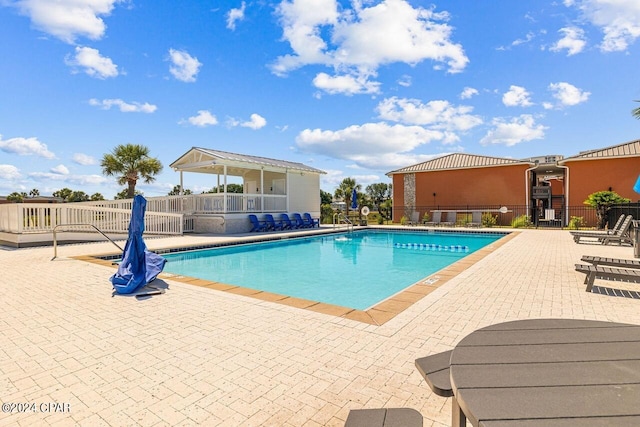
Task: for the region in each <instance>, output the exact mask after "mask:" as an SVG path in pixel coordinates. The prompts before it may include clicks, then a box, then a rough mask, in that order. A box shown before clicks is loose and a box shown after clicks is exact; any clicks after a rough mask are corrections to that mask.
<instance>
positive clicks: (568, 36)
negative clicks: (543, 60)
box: [550, 27, 587, 56]
mask: <svg viewBox="0 0 640 427" xmlns="http://www.w3.org/2000/svg"><path fill="white" fill-rule="evenodd" d="M559 32H560V33H562V34H563V35H564V37H562V38H561V39H560V40H558V41H557V42H556V43H555V44H554V45H553V46H551V48H550V50H552V51H554V52H559V51H561V50H563V49H566V50H567V56H571V55H575V54H577V53H580V52H582V51H583V50H584V47H585V46H586V45H587V42H586V40H585V36H584V30H583V29H582V28H578V27H566V28H561V29H560V30H559Z"/></svg>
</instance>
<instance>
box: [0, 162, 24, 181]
mask: <svg viewBox="0 0 640 427" xmlns="http://www.w3.org/2000/svg"><path fill="white" fill-rule="evenodd" d="M20 177H21V175H20V170H19V169H18V168H17V167H15V166H13V165H0V178H2V179H4V180H6V181H13V180H15V179H19V178H20Z"/></svg>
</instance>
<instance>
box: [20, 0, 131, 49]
mask: <svg viewBox="0 0 640 427" xmlns="http://www.w3.org/2000/svg"><path fill="white" fill-rule="evenodd" d="M123 1H126V0H56V1H52V0H17V1H14V2H12V3H9V4H10V5H13V6H15V7H16V8H17V9H18V10H19V11H20V13H21V14H22V15H25V16H28V17H29V19H31V22H32V24H33V26H34V27H36V28H37V29H39V30H40V31H43V32H45V33H47V34H51V35H52V36H54V37H57V38H59V39H60V40H62V41H64V42H66V43H70V44H72V43H74V42H75V40H76V38H77V37H80V36H82V37H87V38H89V39H91V40H98V39H100V38H102V36H103V35H104V32H105V29H106V25H105V23H104V21H103V20H102V17H104V16H109V15H110V14H111V11H112V10H113V8H114V6H115V5H116V4H117V3H120V2H123Z"/></svg>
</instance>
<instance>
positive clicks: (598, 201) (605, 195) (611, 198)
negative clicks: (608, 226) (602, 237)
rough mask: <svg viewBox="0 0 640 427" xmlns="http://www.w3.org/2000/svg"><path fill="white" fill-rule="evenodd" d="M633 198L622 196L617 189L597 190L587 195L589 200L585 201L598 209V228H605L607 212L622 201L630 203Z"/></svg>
mask: <svg viewBox="0 0 640 427" xmlns="http://www.w3.org/2000/svg"><path fill="white" fill-rule="evenodd" d="M630 201H631V200H629V199H627V198H624V197H622V196H620V195H619V194H618V193H616V192H615V191H596V192H595V193H591V194H589V195H588V196H587V200H585V201H584V202H583V203H584V204H585V205H587V206H591V207H592V208H594V209H595V210H596V219H597V221H598V228H599V229H602V228H604V225H605V222H606V219H607V212H608V211H609V209H610V208H611V206H612V205H617V204H620V203H629V202H630Z"/></svg>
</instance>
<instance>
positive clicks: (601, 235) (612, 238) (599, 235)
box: [571, 215, 633, 245]
mask: <svg viewBox="0 0 640 427" xmlns="http://www.w3.org/2000/svg"><path fill="white" fill-rule="evenodd" d="M631 220H633V217H632V216H631V215H628V216H627V217H626V218H625V219H624V221H622V225H620V227H619V228H618V229H617V230H616V231H615V232H613V233H611V234H608V233H605V232H602V231H599V232H598V231H594V232H591V233H589V232H584V233H576V232H571V234H572V236H573V241H574V242H576V243H580V240H582V239H596V240H595V241H596V242H599V243H601V244H603V245H608V244H610V243H617V244H619V245H621V244H623V243H632V242H633V241H632V239H631V233H629V227H630V226H631Z"/></svg>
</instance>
